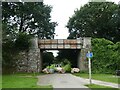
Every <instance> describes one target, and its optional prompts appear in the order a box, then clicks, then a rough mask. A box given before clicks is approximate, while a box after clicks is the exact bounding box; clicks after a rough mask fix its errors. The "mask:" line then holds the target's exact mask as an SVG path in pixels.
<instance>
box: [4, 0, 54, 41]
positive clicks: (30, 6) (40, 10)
mask: <svg viewBox="0 0 120 90" xmlns="http://www.w3.org/2000/svg"><path fill="white" fill-rule="evenodd" d="M50 12H51V7H50V6H47V5H44V4H43V3H41V2H34V3H33V2H9V3H8V2H3V3H2V13H3V15H2V22H3V24H4V28H5V29H3V31H4V30H6V31H5V32H7V35H8V34H9V37H11V38H15V37H16V34H18V33H20V32H22V33H27V34H29V35H38V37H39V38H49V39H50V38H54V30H55V26H56V22H51V19H50V18H51V16H50Z"/></svg>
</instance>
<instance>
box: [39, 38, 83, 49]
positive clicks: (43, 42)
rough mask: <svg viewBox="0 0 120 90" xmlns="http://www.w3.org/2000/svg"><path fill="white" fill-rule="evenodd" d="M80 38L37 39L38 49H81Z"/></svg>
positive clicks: (81, 42)
mask: <svg viewBox="0 0 120 90" xmlns="http://www.w3.org/2000/svg"><path fill="white" fill-rule="evenodd" d="M82 46H83V40H82V39H52V40H51V39H39V40H38V47H39V48H40V49H81V48H82Z"/></svg>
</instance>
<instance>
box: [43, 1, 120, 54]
mask: <svg viewBox="0 0 120 90" xmlns="http://www.w3.org/2000/svg"><path fill="white" fill-rule="evenodd" d="M108 1H112V2H116V3H118V1H120V0H108ZM43 2H44V3H45V4H47V5H51V6H52V7H53V8H52V12H51V21H54V22H57V23H58V26H56V28H55V33H56V35H55V39H66V38H67V37H68V35H69V33H68V29H67V28H66V27H65V26H66V25H67V22H68V20H69V17H72V15H73V14H74V11H75V10H76V9H80V7H81V6H84V4H86V3H88V2H89V0H43ZM57 52H58V51H53V54H54V56H56V55H57Z"/></svg>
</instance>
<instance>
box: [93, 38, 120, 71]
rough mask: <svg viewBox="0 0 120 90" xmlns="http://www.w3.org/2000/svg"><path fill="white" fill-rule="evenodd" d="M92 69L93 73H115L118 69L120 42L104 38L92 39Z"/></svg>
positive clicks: (119, 67) (119, 65)
mask: <svg viewBox="0 0 120 90" xmlns="http://www.w3.org/2000/svg"><path fill="white" fill-rule="evenodd" d="M92 52H93V54H94V55H93V58H92V60H91V61H92V71H93V72H94V73H115V71H116V70H118V69H120V55H119V54H120V42H117V43H116V44H114V43H113V42H111V41H109V40H106V39H104V38H102V39H100V38H96V39H92Z"/></svg>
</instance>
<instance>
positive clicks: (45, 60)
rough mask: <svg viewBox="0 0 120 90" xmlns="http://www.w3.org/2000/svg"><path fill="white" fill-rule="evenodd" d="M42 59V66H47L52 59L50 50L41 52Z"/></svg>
mask: <svg viewBox="0 0 120 90" xmlns="http://www.w3.org/2000/svg"><path fill="white" fill-rule="evenodd" d="M42 59H43V67H44V68H45V67H46V66H49V65H50V64H52V63H53V61H54V56H53V53H52V52H43V54H42Z"/></svg>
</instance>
